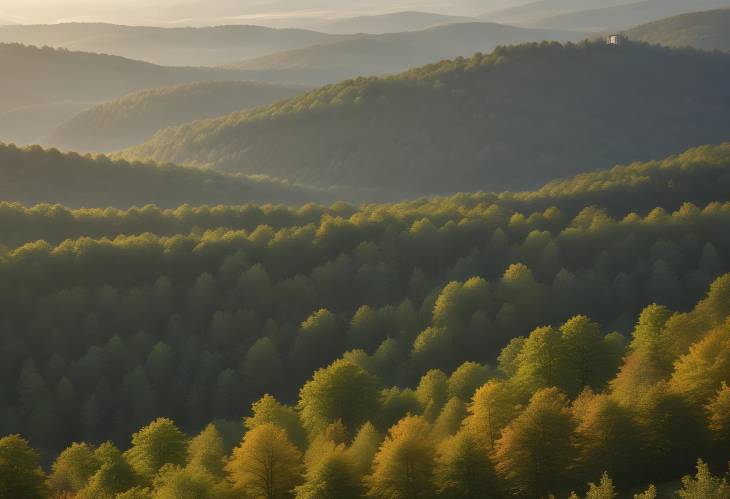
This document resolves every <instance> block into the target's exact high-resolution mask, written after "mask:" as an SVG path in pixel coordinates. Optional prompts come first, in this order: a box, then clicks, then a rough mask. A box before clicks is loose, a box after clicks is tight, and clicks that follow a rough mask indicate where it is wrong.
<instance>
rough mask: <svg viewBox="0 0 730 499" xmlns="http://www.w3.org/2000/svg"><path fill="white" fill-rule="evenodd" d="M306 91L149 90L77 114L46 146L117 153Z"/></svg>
mask: <svg viewBox="0 0 730 499" xmlns="http://www.w3.org/2000/svg"><path fill="white" fill-rule="evenodd" d="M302 91H303V88H301V87H293V86H283V85H274V84H268V83H260V82H250V81H205V82H196V83H191V84H188V85H178V86H174V87H163V88H155V89H152V90H144V91H142V92H138V93H134V94H131V95H127V96H125V97H121V98H119V99H116V100H113V101H110V102H105V103H103V104H100V105H98V106H95V107H93V108H92V109H89V110H87V111H85V112H82V113H80V114H79V115H77V116H74V117H73V118H72V119H70V120H69V121H67V122H65V123H63V124H61V126H59V127H58V128H57V129H56V130H55V131H54V132H53V134H52V135H51V136H50V137H48V138H47V139H46V142H48V143H50V144H53V145H54V146H56V147H61V148H64V149H68V150H73V151H99V152H102V151H115V150H117V149H123V148H125V147H129V146H133V145H135V144H138V143H140V142H144V141H145V140H147V139H149V138H151V137H152V136H153V135H154V134H155V132H157V131H158V130H161V129H163V128H167V127H170V126H174V125H181V124H183V123H187V122H189V121H196V120H202V119H206V118H214V117H217V116H223V115H226V114H230V113H232V112H234V111H240V110H242V109H247V108H252V107H257V106H262V105H265V104H271V103H273V102H276V101H278V100H283V99H286V98H289V97H293V96H294V95H296V94H298V93H301V92H302Z"/></svg>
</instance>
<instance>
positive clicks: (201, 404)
mask: <svg viewBox="0 0 730 499" xmlns="http://www.w3.org/2000/svg"><path fill="white" fill-rule="evenodd" d="M723 152H724V154H725V161H727V146H721V147H718V148H699V149H696V150H694V151H689V152H687V153H686V154H685V155H684V156H681V157H679V158H670V159H668V160H666V161H665V162H660V163H650V164H646V165H633V166H629V167H624V168H619V169H614V170H612V171H611V172H607V173H605V174H593V175H592V178H591V180H592V181H587V179H581V178H580V177H579V178H577V179H575V180H573V181H568V182H564V183H562V184H557V183H556V184H551V185H550V186H548V187H546V188H544V190H543V191H538V192H536V193H532V194H528V193H521V194H512V195H509V194H502V195H490V194H475V195H458V196H454V197H451V198H441V199H438V198H437V199H432V200H418V201H411V202H405V203H401V204H394V205H377V204H374V205H365V206H362V207H360V208H355V207H353V206H349V205H345V204H337V205H333V206H331V207H329V208H324V207H317V206H314V205H308V206H304V207H302V208H300V209H285V208H277V207H273V206H272V207H264V208H257V207H224V206H221V207H216V208H208V207H201V208H192V207H181V208H178V209H176V210H167V211H160V210H158V209H156V208H154V207H147V208H144V209H134V210H130V211H127V212H124V211H116V210H77V211H68V210H64V209H62V208H60V207H51V206H45V207H43V206H39V207H37V208H31V209H23V208H20V207H18V206H13V205H3V206H2V210H0V213H1V214H2V216H1V217H0V221H1V222H0V223H1V225H2V229H3V238H4V240H3V241H2V244H3V245H4V248H5V249H4V250H3V253H2V255H1V256H0V282H1V283H2V286H1V287H0V311H1V314H2V317H3V321H2V322H1V323H0V331H1V332H0V338H1V341H2V345H3V348H2V349H0V352H2V353H1V354H0V355H2V362H0V366H2V369H3V373H2V377H1V378H0V379H2V380H3V382H2V385H1V386H0V394H2V402H0V407H2V409H1V410H0V414H2V416H1V417H0V424H1V425H2V427H0V433H15V432H20V433H22V434H24V435H27V436H28V437H30V438H31V441H33V442H37V445H39V446H41V447H43V449H45V450H51V449H59V448H61V447H62V446H65V445H67V444H68V443H69V441H70V440H72V439H85V440H90V441H97V440H98V439H107V438H111V439H112V440H114V441H115V442H117V444H119V445H121V444H123V443H124V442H125V441H126V439H127V438H128V435H129V433H130V432H131V431H133V430H134V429H135V428H137V427H139V426H141V425H143V424H146V423H147V422H149V420H150V418H152V417H154V416H159V415H167V416H170V417H173V418H174V419H175V420H176V421H177V423H178V424H179V425H181V427H182V428H184V429H185V430H187V431H196V430H197V429H199V428H201V427H202V426H204V425H205V424H206V423H207V422H208V421H211V420H213V419H223V420H231V419H235V418H238V417H240V416H241V415H242V414H243V411H244V408H245V407H246V406H247V405H248V404H249V403H251V402H253V401H255V400H256V399H258V398H259V397H261V396H262V395H264V394H265V393H270V394H272V395H275V396H276V397H277V398H279V399H280V400H281V401H283V402H292V401H293V400H294V399H295V397H296V393H297V387H298V386H299V385H300V384H302V383H304V382H305V381H306V380H307V379H308V378H309V377H310V376H311V374H312V372H313V371H314V370H316V369H318V368H321V367H323V366H326V365H328V364H330V363H331V362H333V361H335V360H336V359H337V358H339V357H341V356H343V355H344V357H345V359H347V361H348V362H350V363H354V364H355V365H357V366H360V367H361V368H362V369H365V370H366V371H367V372H368V373H370V375H372V376H375V377H377V379H378V380H380V381H379V383H381V385H380V386H399V387H402V388H403V387H408V386H415V385H416V384H417V383H418V380H419V379H420V378H421V377H422V376H423V375H425V374H426V373H427V372H428V371H429V370H430V369H443V370H444V371H445V372H450V371H452V370H454V369H456V368H457V367H458V366H459V365H461V364H462V363H463V362H465V361H470V362H477V363H480V364H484V363H488V364H489V365H491V366H493V367H494V366H496V365H497V364H498V356H499V353H500V350H501V349H502V348H504V347H508V346H509V345H512V344H513V342H512V340H513V339H514V338H516V337H519V336H524V335H525V334H527V333H528V332H529V331H531V330H532V329H534V328H536V327H539V326H542V325H545V324H562V323H564V322H565V321H568V320H569V319H571V317H574V316H576V315H586V316H589V317H591V318H592V319H593V320H595V321H597V322H598V323H600V324H602V326H601V328H600V330H601V331H602V335H606V334H609V333H611V332H612V331H618V332H619V333H620V334H619V333H616V334H613V335H610V334H609V336H607V337H606V340H605V341H606V343H605V347H602V348H605V349H606V350H605V352H604V353H605V355H608V356H609V357H610V358H611V359H613V360H612V361H611V362H613V363H612V364H611V365H612V366H613V367H612V368H610V369H609V370H608V371H607V372H606V374H605V375H603V376H605V377H604V378H602V379H604V382H605V380H608V379H610V378H611V377H612V376H614V375H615V373H616V369H618V363H619V361H620V359H621V357H622V355H623V349H624V348H625V347H624V340H623V337H624V335H628V334H629V333H630V332H631V330H632V329H633V326H632V324H633V323H634V322H635V320H636V316H637V314H639V313H640V312H641V310H642V308H644V307H646V306H649V305H651V304H652V303H659V304H662V305H666V306H667V307H670V308H672V309H674V310H687V309H689V308H690V307H691V306H692V304H693V303H694V302H696V301H697V300H699V299H700V298H701V297H702V296H703V295H704V294H705V293H706V290H707V288H708V286H709V285H710V283H711V282H712V281H713V280H714V279H716V278H717V277H718V276H721V275H722V274H723V273H724V272H726V271H727V270H728V269H729V268H730V261H728V259H727V255H728V254H730V239H729V238H728V234H727V231H725V230H723V229H722V228H723V227H726V226H727V225H728V223H730V204H728V203H727V202H708V203H703V204H702V205H699V206H698V205H693V204H689V203H686V204H684V205H682V206H680V207H678V208H677V209H676V210H675V211H673V212H672V211H666V210H665V209H663V208H662V206H661V205H659V206H657V207H655V209H653V210H651V211H649V212H646V211H645V210H643V206H642V205H641V204H640V205H639V208H640V210H639V211H640V212H642V213H643V214H635V213H630V211H629V208H630V205H631V200H632V199H636V198H641V197H642V196H643V193H646V192H650V191H647V190H646V189H647V186H649V187H648V188H649V189H655V188H657V187H656V186H657V185H664V186H665V188H666V189H668V190H671V184H670V183H667V182H666V180H667V178H671V176H672V174H671V173H667V172H672V171H676V174H677V175H680V177H678V178H683V179H687V185H688V186H692V185H693V181H692V180H690V179H691V175H690V173H689V172H693V171H694V172H696V173H697V175H698V178H705V179H707V183H708V184H715V183H717V178H718V177H717V173H715V172H721V171H724V172H727V168H728V164H727V162H725V163H724V164H722V162H721V161H719V160H718V159H717V158H720V157H722V154H723ZM640 172H643V174H644V175H642V176H639V173H640ZM601 177H611V178H613V183H614V184H615V185H618V186H621V185H622V180H621V178H622V177H625V182H624V183H623V187H621V188H620V190H617V191H615V192H616V196H615V197H616V198H619V197H620V196H623V199H625V203H626V206H624V212H623V213H620V214H618V215H613V216H611V214H610V213H609V212H608V211H606V210H604V209H602V208H600V204H601V203H602V202H603V201H604V200H605V198H604V197H602V196H603V195H604V193H605V192H606V191H604V190H601V189H600V188H596V186H597V185H601V184H603V185H604V186H606V187H607V188H609V189H610V188H611V186H610V183H609V182H607V181H606V179H605V178H603V179H602V178H601ZM640 177H643V178H649V179H651V178H652V177H654V178H657V179H658V180H657V182H656V184H653V182H652V181H651V180H649V181H644V182H635V181H634V180H632V179H636V178H640ZM560 185H562V186H563V189H564V191H565V192H564V193H563V194H564V195H560V189H559V186H560ZM695 185H697V184H695ZM632 189H634V190H633V191H632ZM581 190H583V192H581ZM684 192H685V193H686V194H687V195H688V196H689V198H692V197H693V193H692V190H691V189H690V190H688V191H684ZM698 192H699V194H696V195H697V196H698V197H696V198H695V199H696V200H697V201H698V202H701V201H702V197H701V196H702V194H706V193H702V191H701V190H698ZM711 192H712V191H708V193H711ZM727 193H728V191H727V189H725V190H722V191H718V192H717V194H718V196H725V197H726V196H727ZM592 194H594V195H595V196H596V199H595V201H596V202H595V203H592V202H591V195H592ZM710 195H711V194H710ZM547 199H552V200H554V201H555V205H554V206H550V207H547V208H545V207H544V206H545V203H546V200H547ZM665 199H666V200H667V208H668V209H669V210H672V209H673V206H674V204H675V200H674V199H673V198H672V196H671V195H669V196H667V197H666V198H665ZM577 200H581V202H582V203H584V207H583V208H582V209H580V211H577V209H576V206H577V205H576V201H577ZM718 200H722V199H720V198H718ZM659 201H660V202H661V201H662V199H659ZM614 202H615V203H616V205H614V206H611V207H610V209H611V211H612V212H614V213H618V205H620V204H621V203H620V199H614ZM563 203H564V204H563ZM561 205H563V206H564V208H565V209H564V210H563V209H561V208H559V206H561ZM518 206H520V208H519V209H517V208H516V207H518ZM531 206H533V208H530V207H531ZM41 238H43V239H48V241H50V242H46V241H43V240H40V239H41ZM504 355H507V354H503V356H504ZM607 369H608V368H607ZM285 373H286V375H285ZM29 383H30V385H29ZM59 384H60V385H59ZM601 386H602V385H601ZM595 388H596V389H599V388H600V386H599V385H596V386H595ZM27 390H30V392H28V391H27ZM571 390H573V391H570V390H569V394H570V395H571V396H574V395H576V394H577V392H576V391H575V389H574V388H573V389H571ZM61 392H63V393H66V395H61ZM397 393H398V392H393V394H392V395H390V396H388V397H396V394H397ZM69 394H71V395H69ZM384 396H385V395H384ZM27 397H31V398H30V399H28V398H27ZM58 397H70V398H68V399H59V398H58ZM388 397H386V398H385V399H383V400H388ZM398 397H400V395H399V396H398ZM398 397H396V398H395V399H393V401H392V402H389V404H390V403H392V404H395V405H396V406H397V407H400V405H399V404H402V403H405V402H404V401H402V400H400V399H399V398H398ZM125 401H126V402H125ZM466 401H468V397H466V398H465V399H464V402H466ZM383 403H385V402H383ZM408 404H410V402H408ZM405 407H411V408H412V407H414V406H412V405H407V404H406V406H405ZM389 410H391V409H389ZM392 410H396V409H395V408H393V409H392ZM398 410H401V409H397V410H396V413H397V411H398ZM403 410H404V411H406V410H407V411H409V412H411V413H414V414H415V410H414V409H403ZM433 410H435V409H433ZM357 417H358V418H359V417H360V415H357ZM393 417H394V418H395V419H392V418H390V419H387V421H388V423H387V424H385V423H379V424H380V426H379V428H380V430H381V431H385V430H387V427H388V426H389V425H390V424H393V423H395V422H396V421H397V419H398V417H395V416H393ZM363 421H364V420H363ZM363 421H361V422H363ZM345 422H346V423H347V421H345ZM372 422H373V423H374V424H375V423H377V421H376V420H373V421H372ZM383 424H385V426H383ZM54 425H63V427H64V428H65V430H64V431H63V432H59V431H57V428H58V427H57V426H54ZM352 429H353V428H350V430H352ZM691 456H692V457H693V458H695V457H701V456H700V455H699V454H697V455H695V453H693V454H691ZM703 457H706V456H703ZM690 464H691V463H690Z"/></svg>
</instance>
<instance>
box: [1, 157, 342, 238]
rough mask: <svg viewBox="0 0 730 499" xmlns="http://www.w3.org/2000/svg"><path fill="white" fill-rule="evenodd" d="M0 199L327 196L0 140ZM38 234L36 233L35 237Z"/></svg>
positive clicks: (201, 200)
mask: <svg viewBox="0 0 730 499" xmlns="http://www.w3.org/2000/svg"><path fill="white" fill-rule="evenodd" d="M0 199H2V200H4V201H6V202H7V201H14V202H18V203H22V204H25V205H33V204H38V203H51V204H55V203H58V204H62V205H65V206H68V207H84V206H87V207H93V206H113V207H117V208H127V207H130V206H144V205H147V204H156V205H159V206H161V207H166V208H167V207H176V206H179V205H181V204H185V203H190V204H192V205H201V204H221V203H228V204H241V203H269V202H272V201H273V202H277V203H284V204H290V205H301V204H303V203H306V202H310V201H323V200H325V201H326V200H329V199H330V196H329V195H328V194H327V193H326V192H323V191H320V190H316V189H310V188H304V187H299V186H296V185H291V184H289V183H287V182H282V181H274V180H271V179H266V178H262V177H250V176H246V175H226V174H221V173H217V172H213V171H208V170H201V169H198V168H184V167H179V166H175V165H158V164H153V163H129V162H127V161H112V160H110V159H109V158H107V157H106V156H101V155H99V156H91V155H85V156H82V155H79V154H77V153H62V152H59V151H58V150H56V149H43V148H41V147H38V146H28V147H23V148H20V147H16V146H14V145H4V144H2V143H0ZM41 237H42V236H41Z"/></svg>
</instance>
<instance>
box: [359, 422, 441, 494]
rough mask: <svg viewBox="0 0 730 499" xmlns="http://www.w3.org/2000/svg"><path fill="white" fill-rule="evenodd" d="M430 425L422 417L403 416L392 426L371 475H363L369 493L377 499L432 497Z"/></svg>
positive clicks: (432, 464)
mask: <svg viewBox="0 0 730 499" xmlns="http://www.w3.org/2000/svg"><path fill="white" fill-rule="evenodd" d="M430 433H431V425H430V424H429V423H428V421H426V419H424V418H423V417H421V416H409V417H406V418H403V419H402V420H401V421H400V422H398V423H397V424H396V425H395V426H393V427H392V428H391V429H390V430H389V431H388V435H387V437H386V438H385V441H384V442H383V444H382V445H381V447H380V450H379V451H378V453H377V454H376V455H375V459H374V462H373V472H372V474H370V475H368V476H367V477H365V482H366V484H367V486H368V487H369V491H368V495H370V496H373V497H377V498H379V499H401V498H403V499H420V498H427V497H431V496H433V492H434V483H433V472H434V466H435V462H434V458H435V446H434V442H433V441H432V439H431V437H430Z"/></svg>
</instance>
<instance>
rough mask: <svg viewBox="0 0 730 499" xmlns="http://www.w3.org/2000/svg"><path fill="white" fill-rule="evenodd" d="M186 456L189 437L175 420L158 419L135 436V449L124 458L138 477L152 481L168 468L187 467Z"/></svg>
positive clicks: (133, 436)
mask: <svg viewBox="0 0 730 499" xmlns="http://www.w3.org/2000/svg"><path fill="white" fill-rule="evenodd" d="M187 452H188V438H187V436H186V435H185V434H184V433H183V432H181V431H180V430H179V429H178V428H177V426H175V423H174V422H173V421H172V420H170V419H167V418H158V419H156V420H154V421H153V422H152V423H150V424H149V425H147V426H145V427H144V428H142V429H141V430H139V431H138V432H137V433H135V434H134V435H132V447H131V448H130V449H129V450H128V451H127V452H126V454H125V456H126V458H127V459H128V461H129V464H130V465H132V468H134V470H135V471H136V472H137V473H139V475H141V476H142V477H144V478H145V479H146V480H152V478H153V477H154V476H155V474H156V473H157V472H158V471H159V470H160V468H162V466H164V465H165V464H168V463H169V464H176V465H178V466H185V463H186V462H187Z"/></svg>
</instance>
